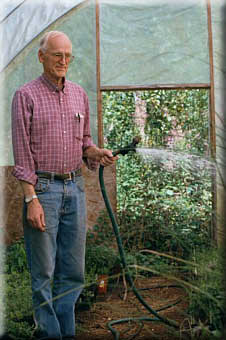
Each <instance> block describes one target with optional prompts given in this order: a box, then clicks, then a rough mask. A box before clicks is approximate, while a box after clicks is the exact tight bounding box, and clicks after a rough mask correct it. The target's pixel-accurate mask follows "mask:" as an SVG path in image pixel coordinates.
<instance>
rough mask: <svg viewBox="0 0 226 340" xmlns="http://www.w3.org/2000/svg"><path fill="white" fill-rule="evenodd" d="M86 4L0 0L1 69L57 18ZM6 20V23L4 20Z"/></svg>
mask: <svg viewBox="0 0 226 340" xmlns="http://www.w3.org/2000/svg"><path fill="white" fill-rule="evenodd" d="M82 2H84V0H57V1H56V0H48V1H46V0H25V1H19V0H15V1H11V0H8V1H7V0H4V1H2V0H1V4H0V12H1V13H2V15H1V17H2V19H3V20H2V21H1V23H0V32H1V41H2V43H3V44H4V49H2V50H1V69H0V70H3V69H4V68H5V67H6V66H7V65H8V64H9V63H10V61H11V60H12V59H13V58H14V57H15V56H16V55H17V54H18V53H20V51H21V50H22V49H23V48H25V47H26V46H27V45H28V44H29V43H30V42H31V41H32V40H33V39H34V38H35V37H36V36H37V35H38V34H39V33H41V32H42V31H43V30H44V29H46V28H47V27H48V26H49V25H50V24H51V23H53V22H54V21H55V20H57V18H59V17H61V16H62V15H64V14H65V13H67V12H68V11H69V10H70V9H72V8H74V7H76V6H77V5H78V4H80V3H82ZM4 18H5V19H4Z"/></svg>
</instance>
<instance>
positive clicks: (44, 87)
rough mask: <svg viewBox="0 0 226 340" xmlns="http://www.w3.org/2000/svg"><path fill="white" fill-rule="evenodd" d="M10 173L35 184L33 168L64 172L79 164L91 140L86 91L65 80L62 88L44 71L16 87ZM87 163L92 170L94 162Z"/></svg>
mask: <svg viewBox="0 0 226 340" xmlns="http://www.w3.org/2000/svg"><path fill="white" fill-rule="evenodd" d="M12 137H13V153H14V160H15V166H14V169H13V175H14V176H15V177H16V178H17V179H19V180H23V181H26V182H28V183H31V184H33V185H35V184H36V181H37V175H36V174H35V172H36V171H37V170H39V171H50V172H56V173H61V174H63V173H67V172H70V171H73V170H77V169H79V168H80V167H81V165H82V160H83V151H84V150H85V149H86V148H87V147H89V146H95V144H93V142H92V139H91V135H90V125H89V103H88V97H87V95H86V93H85V91H84V90H83V89H82V88H81V87H80V86H79V85H77V84H75V83H73V82H71V81H68V80H65V82H64V88H63V90H62V91H61V90H60V91H59V90H58V88H57V87H56V86H55V85H54V84H52V83H51V82H50V81H49V80H48V79H47V78H46V77H45V75H44V74H43V75H42V76H40V77H39V78H37V79H35V80H33V81H31V82H29V83H27V84H25V85H24V86H22V87H21V88H20V89H19V90H18V91H16V93H15V95H14V98H13V102H12ZM87 166H88V167H89V168H90V169H91V170H94V169H95V168H96V167H97V162H92V161H89V162H87Z"/></svg>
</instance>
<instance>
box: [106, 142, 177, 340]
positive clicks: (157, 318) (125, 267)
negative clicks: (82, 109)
mask: <svg viewBox="0 0 226 340" xmlns="http://www.w3.org/2000/svg"><path fill="white" fill-rule="evenodd" d="M138 142H139V140H137V139H134V140H133V142H132V144H131V145H129V146H128V147H126V148H123V149H120V150H117V151H115V152H113V155H114V156H115V155H118V154H123V155H124V154H126V153H128V152H129V151H135V145H136V144H137V143H138ZM103 172H104V167H103V166H102V165H101V166H100V168H99V182H100V188H101V192H102V195H103V199H104V202H105V206H106V209H107V212H108V214H109V217H110V220H111V223H112V227H113V230H114V234H115V237H116V241H117V245H118V251H119V254H120V260H121V263H122V267H123V271H124V272H125V276H126V280H127V282H128V283H129V285H130V287H131V290H132V291H133V293H134V295H135V296H136V297H137V299H138V300H139V301H140V303H141V304H142V305H143V306H144V307H145V308H146V309H147V310H148V311H149V312H150V313H151V314H152V315H153V316H154V317H152V318H150V317H147V316H143V317H139V318H125V319H120V320H116V321H111V322H109V323H108V328H109V329H110V331H111V332H112V334H113V335H114V338H115V340H119V332H118V331H116V330H115V329H114V328H113V327H112V326H113V325H115V324H120V323H124V322H131V321H133V322H139V323H142V321H155V322H163V323H164V324H166V325H168V326H172V327H174V328H176V329H178V328H179V325H178V323H177V322H175V321H174V320H171V319H168V318H165V317H163V316H161V315H159V313H158V312H157V311H156V310H154V309H153V308H152V307H151V306H150V305H149V304H148V303H147V302H146V301H145V300H144V299H143V297H142V296H141V295H140V293H139V292H138V290H137V289H136V287H135V285H134V282H133V279H132V276H131V274H130V271H129V268H128V265H127V263H126V257H125V252H124V249H123V245H122V240H121V237H120V233H119V227H118V224H117V222H116V218H115V216H114V213H113V210H112V207H111V204H110V201H109V199H108V196H107V193H106V189H105V185H104V179H103ZM169 307H170V306H169V305H168V306H167V307H166V308H169ZM161 310H162V308H161Z"/></svg>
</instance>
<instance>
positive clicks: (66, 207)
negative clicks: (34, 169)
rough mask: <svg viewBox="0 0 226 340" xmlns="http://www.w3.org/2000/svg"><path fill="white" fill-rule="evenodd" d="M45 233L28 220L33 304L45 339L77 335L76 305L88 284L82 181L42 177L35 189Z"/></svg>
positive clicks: (26, 222)
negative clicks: (44, 223) (43, 215)
mask: <svg viewBox="0 0 226 340" xmlns="http://www.w3.org/2000/svg"><path fill="white" fill-rule="evenodd" d="M35 189H36V193H37V195H38V198H39V201H40V203H41V205H42V207H43V209H44V213H45V222H46V231H45V232H41V231H39V230H38V229H34V228H32V227H31V226H30V225H29V223H28V221H27V220H26V214H27V212H26V208H27V207H26V204H25V205H24V238H25V245H26V251H27V259H28V265H29V268H30V272H31V281H32V301H33V308H34V316H35V321H36V323H37V325H38V328H39V329H40V334H41V336H40V339H42V338H45V339H46V338H47V339H48V338H57V339H62V338H63V337H67V336H68V337H70V336H74V335H75V316H74V306H75V302H76V300H77V299H78V297H79V295H80V293H81V291H82V287H83V284H84V266H85V241H86V203H85V193H84V181H83V177H82V176H78V177H74V179H73V180H71V181H69V180H65V181H61V180H49V179H46V178H39V179H38V182H37V185H36V187H35Z"/></svg>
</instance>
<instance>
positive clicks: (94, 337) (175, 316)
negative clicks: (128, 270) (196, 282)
mask: <svg viewBox="0 0 226 340" xmlns="http://www.w3.org/2000/svg"><path fill="white" fill-rule="evenodd" d="M109 286H110V285H109ZM135 286H136V288H137V289H142V288H149V289H148V290H146V289H145V290H141V291H139V292H140V294H141V295H142V297H143V298H144V299H145V301H146V302H147V303H148V304H149V305H150V306H151V307H152V309H154V310H158V309H160V308H161V307H166V306H167V305H171V304H174V303H175V302H177V301H178V300H179V302H178V303H177V304H175V305H173V306H171V307H170V308H167V309H165V310H162V311H160V312H158V314H159V315H160V316H162V317H164V318H168V319H171V320H174V321H176V322H177V323H178V325H179V329H175V328H174V327H169V326H167V325H166V324H165V323H164V322H156V321H155V322H153V321H144V322H143V326H142V327H141V329H140V324H138V323H137V322H134V321H130V322H125V323H120V324H117V325H114V328H115V329H116V330H117V331H119V335H120V336H119V338H118V339H120V340H124V339H130V340H131V339H136V340H150V339H161V340H174V339H175V340H176V339H182V338H183V339H190V336H189V322H188V316H187V313H186V310H187V307H188V299H187V296H186V292H185V290H184V289H183V288H180V287H178V286H177V285H176V283H175V282H172V281H170V280H168V279H165V278H162V277H151V278H139V279H137V280H136V281H135ZM128 288H129V287H127V286H126V285H125V284H123V282H120V283H115V284H114V285H113V286H111V287H108V290H107V292H106V293H105V294H103V293H102V294H97V296H96V301H95V302H94V303H93V304H92V306H91V308H90V309H89V310H86V311H79V310H78V311H77V312H76V318H77V337H76V340H114V339H115V338H114V336H113V335H112V333H111V331H110V330H109V329H108V327H107V323H108V322H110V321H113V320H114V321H116V320H120V319H124V318H129V317H142V316H146V317H149V318H153V317H154V316H153V315H152V314H150V313H149V312H148V311H147V310H146V308H145V307H144V306H143V305H142V304H141V303H140V302H139V301H138V299H137V298H136V297H135V295H134V293H133V292H131V291H127V289H128ZM126 291H127V293H125V292H126ZM185 328H186V330H185ZM139 329H140V330H139ZM183 329H184V331H183Z"/></svg>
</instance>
